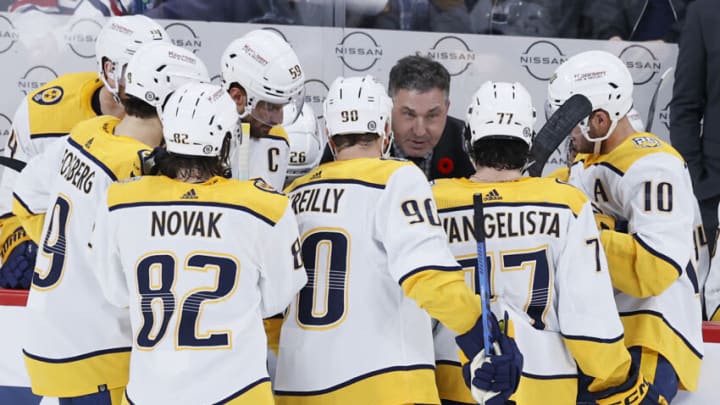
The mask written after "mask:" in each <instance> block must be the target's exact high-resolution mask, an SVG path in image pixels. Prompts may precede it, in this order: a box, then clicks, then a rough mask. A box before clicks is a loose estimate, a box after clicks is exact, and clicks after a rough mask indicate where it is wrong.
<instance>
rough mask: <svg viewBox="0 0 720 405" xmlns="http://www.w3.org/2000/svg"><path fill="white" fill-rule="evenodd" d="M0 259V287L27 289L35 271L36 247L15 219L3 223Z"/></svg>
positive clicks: (11, 218)
mask: <svg viewBox="0 0 720 405" xmlns="http://www.w3.org/2000/svg"><path fill="white" fill-rule="evenodd" d="M0 238H2V249H1V250H0V258H1V259H2V267H0V287H2V288H18V289H29V288H30V282H31V281H32V276H33V272H34V269H35V254H36V253H37V245H36V244H35V242H33V241H32V240H30V237H29V236H28V235H27V234H26V233H25V230H24V229H23V228H22V227H21V226H19V225H18V223H17V220H16V218H15V217H10V218H8V219H6V220H5V221H4V222H3V227H2V235H1V236H0Z"/></svg>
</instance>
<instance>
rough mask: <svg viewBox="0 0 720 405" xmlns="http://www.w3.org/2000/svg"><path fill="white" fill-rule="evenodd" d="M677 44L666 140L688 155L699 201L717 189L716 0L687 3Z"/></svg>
mask: <svg viewBox="0 0 720 405" xmlns="http://www.w3.org/2000/svg"><path fill="white" fill-rule="evenodd" d="M679 46H680V51H679V53H678V60H677V67H676V70H675V85H674V88H673V99H672V102H671V104H670V140H671V142H672V145H673V146H674V147H675V149H677V150H678V151H679V152H680V154H682V156H683V157H684V158H685V160H686V161H687V163H688V167H689V169H690V174H691V176H692V179H693V186H694V189H695V195H696V196H697V198H698V200H700V201H702V200H706V199H709V198H712V197H714V196H717V195H720V2H718V1H717V0H697V1H695V2H693V3H691V4H690V6H688V11H687V15H686V20H685V25H684V27H683V31H682V34H681V36H680V43H679ZM660 108H662V107H660ZM701 119H704V125H703V126H701V125H700V120H701Z"/></svg>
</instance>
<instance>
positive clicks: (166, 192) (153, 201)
mask: <svg viewBox="0 0 720 405" xmlns="http://www.w3.org/2000/svg"><path fill="white" fill-rule="evenodd" d="M143 205H206V206H207V205H215V206H221V207H227V208H234V209H240V210H243V211H246V212H250V213H251V214H253V215H255V216H256V217H258V218H260V219H262V220H264V221H265V222H267V223H269V224H271V225H274V224H275V223H277V222H278V221H279V220H280V218H281V217H282V216H283V214H284V213H285V210H286V209H287V205H288V198H287V196H285V195H284V194H282V193H278V192H276V191H269V190H266V189H263V188H261V187H257V186H256V185H255V183H254V182H253V181H252V180H248V181H238V180H231V179H225V178H221V177H213V178H211V179H210V180H208V181H206V182H204V183H198V184H194V183H185V182H182V181H178V180H174V179H170V178H168V177H165V176H143V177H137V178H134V179H131V180H130V181H126V182H124V183H115V184H112V185H111V186H110V188H109V190H108V207H109V208H110V210H115V209H122V208H128V207H133V206H143Z"/></svg>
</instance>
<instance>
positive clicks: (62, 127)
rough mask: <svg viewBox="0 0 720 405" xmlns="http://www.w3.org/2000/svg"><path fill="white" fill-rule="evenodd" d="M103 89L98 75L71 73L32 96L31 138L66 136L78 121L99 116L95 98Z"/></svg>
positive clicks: (29, 99)
mask: <svg viewBox="0 0 720 405" xmlns="http://www.w3.org/2000/svg"><path fill="white" fill-rule="evenodd" d="M101 86H102V82H101V81H100V79H99V78H98V76H97V73H89V72H86V73H70V74H66V75H62V76H60V77H58V78H57V79H55V80H52V81H50V82H48V83H46V84H45V85H44V86H42V87H40V88H39V89H37V90H35V91H34V92H32V93H30V94H29V95H28V102H27V109H28V110H27V111H28V120H29V124H30V136H31V137H33V138H34V137H52V136H60V135H65V134H67V133H69V132H70V130H71V129H72V127H73V126H75V124H77V123H78V122H80V121H82V120H85V119H88V118H92V117H95V116H96V115H97V113H96V112H95V111H94V110H93V108H92V96H93V93H94V92H95V90H97V89H98V88H100V87H101Z"/></svg>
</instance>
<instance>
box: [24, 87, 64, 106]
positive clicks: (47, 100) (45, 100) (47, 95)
mask: <svg viewBox="0 0 720 405" xmlns="http://www.w3.org/2000/svg"><path fill="white" fill-rule="evenodd" d="M63 94H65V92H64V91H63V89H62V87H60V86H53V87H48V88H47V89H45V90H43V91H41V92H39V93H37V94H35V95H34V96H33V97H32V100H33V101H34V102H36V103H38V104H40V105H53V104H57V103H58V102H59V101H60V100H62V97H63Z"/></svg>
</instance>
